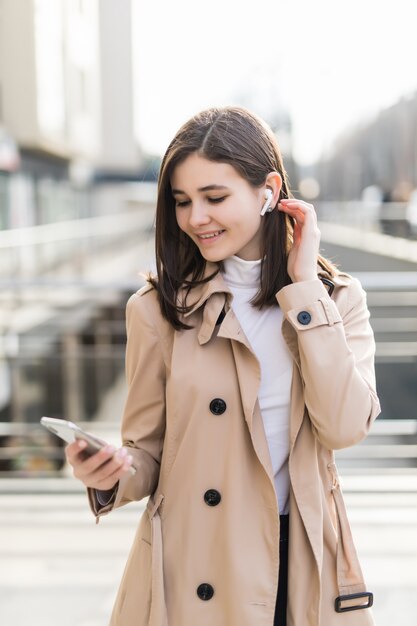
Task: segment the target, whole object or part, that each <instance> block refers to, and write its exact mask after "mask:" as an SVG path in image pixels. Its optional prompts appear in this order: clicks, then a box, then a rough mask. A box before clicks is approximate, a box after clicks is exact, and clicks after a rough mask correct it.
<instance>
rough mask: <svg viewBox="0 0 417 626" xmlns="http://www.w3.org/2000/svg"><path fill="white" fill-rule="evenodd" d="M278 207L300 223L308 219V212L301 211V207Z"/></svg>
mask: <svg viewBox="0 0 417 626" xmlns="http://www.w3.org/2000/svg"><path fill="white" fill-rule="evenodd" d="M278 208H279V210H280V211H282V212H283V213H287V215H290V216H291V217H293V218H294V219H295V220H296V221H297V222H298V223H299V224H304V222H305V220H306V213H304V212H303V211H301V210H300V209H299V207H291V206H282V205H278Z"/></svg>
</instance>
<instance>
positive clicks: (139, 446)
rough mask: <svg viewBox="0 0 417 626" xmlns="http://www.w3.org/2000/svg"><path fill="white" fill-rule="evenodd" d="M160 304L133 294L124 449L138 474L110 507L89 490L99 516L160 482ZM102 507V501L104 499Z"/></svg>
mask: <svg viewBox="0 0 417 626" xmlns="http://www.w3.org/2000/svg"><path fill="white" fill-rule="evenodd" d="M155 304H156V299H155V298H153V297H152V296H151V295H150V293H147V292H144V293H143V294H141V293H139V294H134V295H133V296H131V298H130V299H129V301H128V303H127V306H126V330H127V344H126V379H127V383H128V394H127V399H126V403H125V408H124V413H123V417H122V426H121V433H122V440H123V446H124V447H126V448H128V449H129V454H131V455H132V456H133V465H134V466H135V467H136V474H135V475H134V476H132V475H131V474H127V475H125V476H124V477H123V478H122V479H121V480H120V481H119V482H118V484H117V485H116V486H115V488H114V493H113V495H111V494H110V495H109V496H108V497H107V504H105V505H104V506H103V505H101V504H100V502H99V500H98V498H97V492H96V490H95V489H87V492H88V498H89V503H90V507H91V509H92V511H93V513H94V514H95V515H96V516H99V515H103V514H105V513H108V512H110V511H111V510H112V509H114V508H117V507H119V506H123V505H124V504H127V503H128V502H131V501H133V500H141V499H142V498H144V497H145V496H148V495H150V494H152V493H153V492H154V490H155V488H156V486H157V483H158V478H159V469H160V461H161V456H162V448H163V440H164V435H165V375H166V374H165V373H166V370H165V362H164V358H163V352H164V351H163V348H162V342H161V339H160V337H159V336H158V333H157V331H156V329H155V327H154V320H155V319H156V317H157V315H156V311H155ZM100 499H101V500H102V501H103V499H102V498H100Z"/></svg>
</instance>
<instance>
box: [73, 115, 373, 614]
mask: <svg viewBox="0 0 417 626" xmlns="http://www.w3.org/2000/svg"><path fill="white" fill-rule="evenodd" d="M319 240H320V233H319V230H318V228H317V221H316V215H315V211H314V208H313V206H312V205H310V204H307V203H305V202H302V201H300V200H297V199H294V198H290V194H289V189H288V182H287V178H286V174H285V170H284V167H283V164H282V159H281V156H280V153H279V148H278V146H277V143H276V139H275V137H274V135H273V133H272V131H271V129H270V128H269V127H268V126H267V125H266V124H265V123H264V122H263V121H262V120H260V119H259V118H258V117H257V116H255V115H253V114H252V113H250V112H249V111H247V110H245V109H242V108H239V107H225V108H221V109H210V110H207V111H203V112H201V113H200V114H198V115H196V116H195V117H194V118H192V119H191V120H189V121H188V122H187V123H186V124H184V126H183V127H182V128H181V129H180V130H179V131H178V133H177V135H176V136H175V138H174V139H173V141H172V142H171V144H170V145H169V147H168V149H167V152H166V154H165V156H164V159H163V161H162V165H161V171H160V176H159V184H158V201H157V213H156V261H157V270H158V276H157V277H149V281H148V285H147V286H146V287H144V288H143V289H141V290H140V291H139V292H138V293H137V294H135V295H133V296H132V297H131V298H130V300H129V302H128V305H127V332H128V341H127V353H126V371H127V379H128V383H129V392H128V397H127V402H126V407H125V412H124V415H123V421H122V436H123V448H121V449H120V450H119V451H117V453H116V454H114V452H115V451H114V449H112V448H108V449H105V450H103V451H101V452H98V453H97V454H96V455H95V456H94V457H91V458H90V459H89V460H87V461H81V460H80V459H79V456H78V455H79V452H80V450H81V444H75V443H74V444H72V445H71V446H68V448H67V456H68V460H69V462H70V463H71V464H72V465H73V467H74V474H75V476H77V477H78V478H80V479H81V480H82V481H83V482H84V484H85V485H86V486H87V487H88V494H89V500H90V504H91V508H92V510H93V512H94V514H95V515H96V517H97V521H98V519H99V517H100V516H101V515H104V514H106V513H108V512H109V511H111V510H113V509H115V508H117V507H119V506H122V505H124V504H126V503H128V502H130V501H132V500H140V499H142V498H144V497H145V496H148V495H150V496H151V497H150V498H149V500H148V504H147V510H146V512H145V513H144V515H143V516H142V518H141V521H140V524H139V527H138V531H137V534H136V537H135V540H134V544H133V546H132V549H131V552H130V555H129V559H128V562H127V565H126V569H125V573H124V576H123V580H122V582H121V585H120V589H119V593H118V596H117V599H116V603H115V607H114V610H113V614H112V619H111V626H145V625H146V626H148V625H151V626H163V625H164V626H196V625H198V626H282V625H284V624H287V625H288V626H319V625H321V626H333V625H334V626H336V625H343V626H346V625H348V624H352V625H353V624H354V625H357V626H362V625H369V624H372V623H373V621H372V616H371V612H370V610H369V608H367V607H368V606H369V605H370V604H371V603H372V601H371V600H372V594H369V593H367V591H366V587H365V584H364V581H363V578H362V574H361V570H360V566H359V563H358V560H357V555H356V552H355V548H354V546H353V542H352V537H351V534H350V530H349V524H348V521H347V518H346V512H345V509H344V505H343V499H342V495H341V491H340V486H339V482H338V475H337V470H336V467H335V464H334V455H333V450H334V449H337V448H343V447H347V446H351V445H353V444H355V443H357V442H359V441H360V440H361V439H363V438H364V437H365V436H366V434H367V432H368V430H369V428H370V426H371V424H372V422H373V420H374V419H375V417H376V416H377V415H378V413H379V403H378V398H377V395H376V392H375V378H374V339H373V333H372V330H371V328H370V325H369V312H368V310H367V307H366V301H365V294H364V292H363V290H362V288H361V286H360V285H359V283H358V281H357V280H355V279H353V278H352V277H350V276H349V275H347V274H343V273H340V272H338V271H337V270H336V269H335V267H333V265H331V264H330V263H329V262H328V261H326V260H325V259H323V258H322V257H321V256H319ZM113 455H114V456H113ZM106 462H107V463H106ZM130 464H133V465H134V466H135V467H136V474H135V476H133V477H132V476H131V473H130V472H129V467H130Z"/></svg>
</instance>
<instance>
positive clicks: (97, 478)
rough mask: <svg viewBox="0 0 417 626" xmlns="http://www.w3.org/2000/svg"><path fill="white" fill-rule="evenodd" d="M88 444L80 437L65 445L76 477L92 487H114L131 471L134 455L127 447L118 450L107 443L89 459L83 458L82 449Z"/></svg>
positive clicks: (104, 489)
mask: <svg viewBox="0 0 417 626" xmlns="http://www.w3.org/2000/svg"><path fill="white" fill-rule="evenodd" d="M86 445H87V444H86V443H85V441H82V440H81V439H79V440H78V441H74V442H73V443H71V444H69V445H68V446H66V447H65V455H66V457H67V461H68V463H69V464H70V465H71V466H72V469H73V474H74V476H75V478H78V479H79V480H81V482H82V483H84V485H85V486H86V487H91V488H92V489H99V490H100V491H108V490H110V489H113V487H115V485H116V484H117V483H118V481H119V480H120V478H122V476H124V475H125V474H126V473H127V472H128V471H129V468H130V466H131V464H132V461H133V457H132V456H131V455H130V454H129V453H128V450H127V449H126V448H120V449H119V450H117V451H116V448H115V447H114V446H110V445H106V446H104V447H103V448H102V449H101V450H99V451H98V452H96V453H95V454H93V455H92V456H90V457H89V458H88V459H83V455H82V451H83V450H84V448H85V447H86Z"/></svg>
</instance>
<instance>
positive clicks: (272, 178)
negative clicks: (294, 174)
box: [265, 171, 282, 208]
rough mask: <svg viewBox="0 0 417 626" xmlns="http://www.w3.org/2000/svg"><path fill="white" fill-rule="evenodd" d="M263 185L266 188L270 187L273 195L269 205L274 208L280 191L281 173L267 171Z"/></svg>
mask: <svg viewBox="0 0 417 626" xmlns="http://www.w3.org/2000/svg"><path fill="white" fill-rule="evenodd" d="M265 187H266V188H267V189H272V193H273V196H272V200H271V206H272V207H274V208H275V207H276V205H277V204H278V198H279V192H280V191H281V187H282V178H281V175H280V174H278V172H275V171H274V172H269V174H268V176H267V177H266V179H265Z"/></svg>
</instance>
